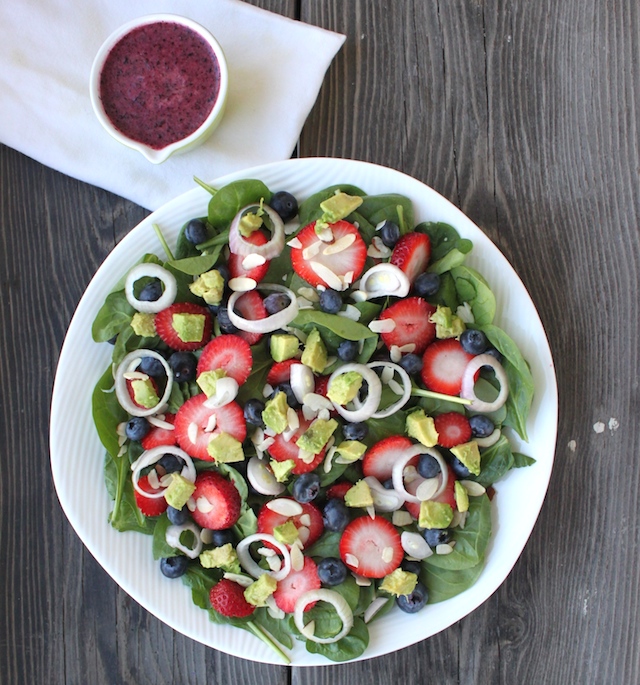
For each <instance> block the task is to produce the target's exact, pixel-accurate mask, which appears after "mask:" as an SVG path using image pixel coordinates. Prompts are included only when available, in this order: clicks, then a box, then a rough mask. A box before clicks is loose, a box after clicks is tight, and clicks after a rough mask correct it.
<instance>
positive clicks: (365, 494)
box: [344, 480, 373, 508]
mask: <svg viewBox="0 0 640 685" xmlns="http://www.w3.org/2000/svg"><path fill="white" fill-rule="evenodd" d="M344 503H345V504H346V505H347V506H348V507H352V508H355V507H362V508H364V507H371V506H373V496H372V495H371V488H370V487H369V485H368V484H367V482H366V481H364V480H359V481H358V482H357V483H356V484H355V485H354V486H352V487H350V488H349V489H348V490H347V492H346V493H345V495H344Z"/></svg>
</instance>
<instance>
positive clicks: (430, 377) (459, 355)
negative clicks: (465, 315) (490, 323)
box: [421, 338, 473, 395]
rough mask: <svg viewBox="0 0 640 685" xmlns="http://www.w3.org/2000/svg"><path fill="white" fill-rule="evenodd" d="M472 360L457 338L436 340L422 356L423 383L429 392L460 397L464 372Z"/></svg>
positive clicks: (471, 356)
mask: <svg viewBox="0 0 640 685" xmlns="http://www.w3.org/2000/svg"><path fill="white" fill-rule="evenodd" d="M472 359H473V355H472V354H469V353H468V352H465V351H464V349H463V348H462V345H461V344H460V343H459V342H458V341H457V340H456V339H455V338H447V339H446V340H436V341H435V342H434V343H431V345H429V347H427V349H426V350H425V352H424V355H423V356H422V373H421V375H422V382H423V383H424V384H425V387H426V388H427V389H428V390H433V391H434V392H441V393H444V394H445V395H459V394H460V390H461V388H462V376H463V375H464V370H465V369H466V368H467V364H468V363H469V362H470V361H471V360H472Z"/></svg>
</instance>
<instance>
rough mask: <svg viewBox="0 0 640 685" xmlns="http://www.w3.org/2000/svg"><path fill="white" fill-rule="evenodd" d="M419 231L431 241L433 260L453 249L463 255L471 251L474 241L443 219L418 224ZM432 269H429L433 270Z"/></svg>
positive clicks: (417, 229)
mask: <svg viewBox="0 0 640 685" xmlns="http://www.w3.org/2000/svg"><path fill="white" fill-rule="evenodd" d="M415 230H416V231H417V232H418V233H426V234H427V235H428V236H429V239H430V241H431V262H432V264H433V263H434V262H438V261H439V260H441V259H442V258H443V257H445V256H446V255H447V254H448V253H449V252H451V251H452V250H457V251H458V252H460V253H462V254H463V255H466V254H468V253H469V252H471V248H472V247H473V243H472V242H471V241H470V240H467V239H466V238H461V237H460V234H459V233H458V231H456V229H455V228H454V227H453V226H451V225H450V224H446V223H444V222H443V221H425V222H423V223H421V224H418V225H417V226H416V229H415ZM431 270H432V269H429V271H431Z"/></svg>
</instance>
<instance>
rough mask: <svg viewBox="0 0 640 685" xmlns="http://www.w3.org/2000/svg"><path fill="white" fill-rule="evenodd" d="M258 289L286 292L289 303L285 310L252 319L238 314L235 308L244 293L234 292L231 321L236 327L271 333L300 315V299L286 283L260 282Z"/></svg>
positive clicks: (232, 295)
mask: <svg viewBox="0 0 640 685" xmlns="http://www.w3.org/2000/svg"><path fill="white" fill-rule="evenodd" d="M256 290H275V291H277V292H279V293H285V295H287V297H288V298H289V305H288V306H287V307H285V308H284V309H283V310H281V311H279V312H276V313H275V314H272V315H271V316H267V317H265V318H264V319H256V320H255V321H250V320H249V319H244V318H243V317H241V316H240V315H238V314H236V312H235V310H234V307H235V304H236V302H237V301H238V299H239V298H240V297H242V295H244V293H239V292H235V293H232V294H231V297H230V298H229V304H228V312H229V321H231V323H232V324H233V325H234V326H235V327H236V328H239V329H240V330H241V331H248V332H249V333H271V331H276V330H278V328H284V327H285V326H287V325H288V324H290V323H291V322H292V321H293V320H294V319H295V318H296V316H298V310H299V307H298V300H297V298H296V296H295V294H294V293H293V291H292V290H289V288H286V287H285V286H284V285H278V284H277V283H258V285H257V286H256Z"/></svg>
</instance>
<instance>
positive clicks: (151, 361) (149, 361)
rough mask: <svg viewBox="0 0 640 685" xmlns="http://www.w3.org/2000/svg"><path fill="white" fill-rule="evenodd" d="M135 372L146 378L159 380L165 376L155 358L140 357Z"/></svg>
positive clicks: (161, 365) (162, 368)
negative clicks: (144, 375)
mask: <svg viewBox="0 0 640 685" xmlns="http://www.w3.org/2000/svg"><path fill="white" fill-rule="evenodd" d="M136 370H137V371H140V372H141V373H146V374H147V376H152V377H153V378H159V377H162V376H164V374H165V370H164V366H163V364H162V362H161V361H160V360H159V359H156V358H155V357H142V359H141V360H140V364H138V368H137V369H136Z"/></svg>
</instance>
